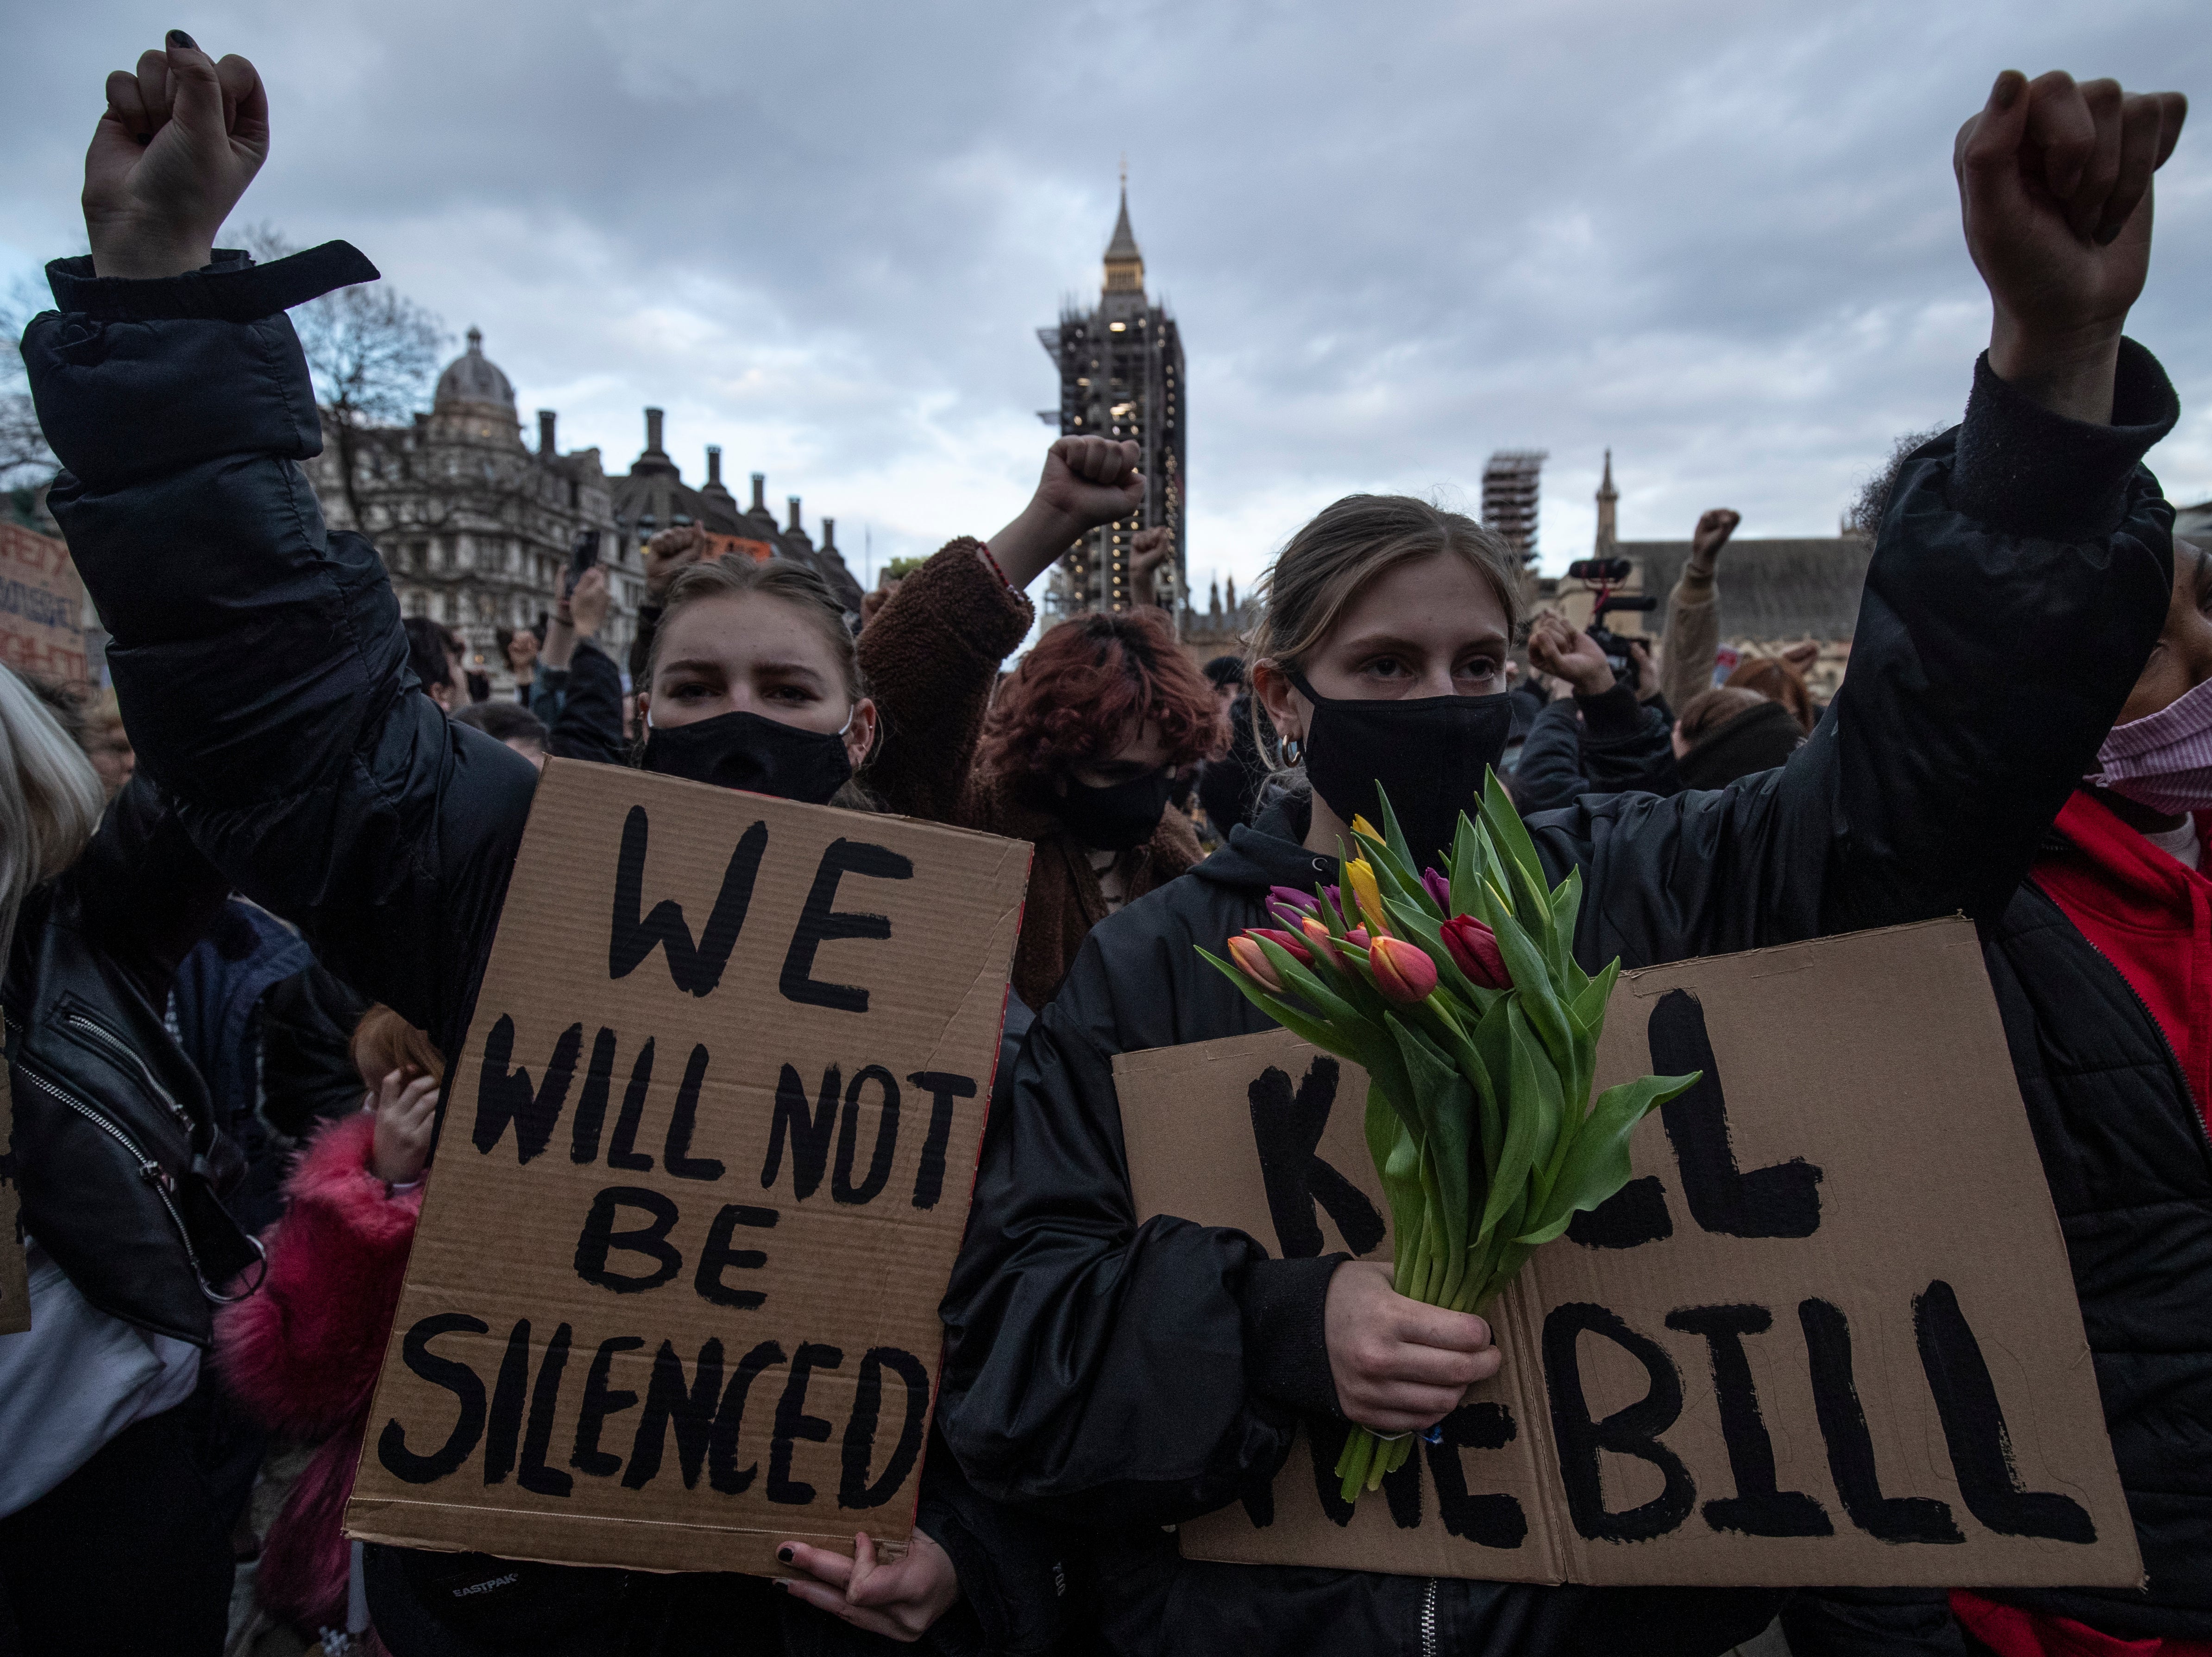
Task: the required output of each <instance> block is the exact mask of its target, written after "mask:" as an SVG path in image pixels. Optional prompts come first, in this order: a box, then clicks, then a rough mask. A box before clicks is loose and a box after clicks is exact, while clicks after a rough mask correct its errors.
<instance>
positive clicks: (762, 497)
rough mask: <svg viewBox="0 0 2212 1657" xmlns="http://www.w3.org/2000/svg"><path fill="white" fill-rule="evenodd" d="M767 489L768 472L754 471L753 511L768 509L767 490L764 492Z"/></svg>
mask: <svg viewBox="0 0 2212 1657" xmlns="http://www.w3.org/2000/svg"><path fill="white" fill-rule="evenodd" d="M767 490H768V473H766V472H755V473H753V510H754V511H756V512H765V511H767V510H768V495H767V492H766V491H767Z"/></svg>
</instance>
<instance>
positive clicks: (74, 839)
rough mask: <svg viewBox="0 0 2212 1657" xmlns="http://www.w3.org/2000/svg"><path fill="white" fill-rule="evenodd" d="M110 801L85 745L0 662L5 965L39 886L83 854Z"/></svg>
mask: <svg viewBox="0 0 2212 1657" xmlns="http://www.w3.org/2000/svg"><path fill="white" fill-rule="evenodd" d="M105 804H106V791H105V790H103V789H101V787H100V777H99V774H98V773H97V772H95V771H94V770H93V768H92V762H91V761H90V760H88V759H87V758H85V757H84V751H83V750H82V748H80V747H78V746H77V745H76V740H74V739H73V738H72V737H71V736H70V733H69V732H68V731H67V730H66V729H64V727H63V725H62V723H61V722H60V721H59V720H58V719H56V718H55V717H54V716H53V713H52V710H49V709H48V708H47V707H46V704H45V703H44V702H43V701H41V700H40V698H39V696H38V694H37V692H35V691H33V690H32V689H31V687H30V686H29V685H26V684H25V683H24V682H23V681H22V680H21V679H18V678H17V677H16V676H15V673H13V672H12V671H10V670H9V669H8V668H6V667H0V970H4V969H5V967H6V965H7V961H8V959H9V955H8V952H9V947H11V946H12V945H13V943H14V942H15V917H16V915H17V914H18V912H19V911H21V908H22V906H23V899H25V898H27V897H28V896H29V895H30V893H31V892H32V890H33V887H35V886H39V885H40V884H41V883H42V882H44V881H47V880H52V879H53V878H54V876H55V875H57V874H60V873H61V872H62V871H63V870H64V869H65V868H68V867H69V866H70V864H71V863H73V862H76V860H77V857H78V856H79V855H80V854H81V853H82V851H83V850H84V847H85V843H86V842H87V841H88V840H89V839H91V838H92V833H93V831H94V829H96V828H98V827H99V826H100V810H101V807H103V806H105Z"/></svg>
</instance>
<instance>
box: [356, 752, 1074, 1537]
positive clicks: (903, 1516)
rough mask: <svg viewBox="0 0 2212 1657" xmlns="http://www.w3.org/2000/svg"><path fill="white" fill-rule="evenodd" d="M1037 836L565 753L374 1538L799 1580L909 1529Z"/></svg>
mask: <svg viewBox="0 0 2212 1657" xmlns="http://www.w3.org/2000/svg"><path fill="white" fill-rule="evenodd" d="M1029 860H1030V848H1029V847H1028V846H1027V845H1026V844H1022V843H1020V842H1016V841H1007V840H1000V839H994V838H989V837H987V836H984V835H979V834H969V833H963V832H959V831H957V830H954V829H948V828H941V827H938V826H935V825H929V824H924V823H918V822H913V821H909V820H907V819H902V818H895V817H870V816H865V815H860V814H857V813H852V812H845V811H834V810H830V809H828V808H825V807H816V806H805V805H798V804H794V803H793V802H790V801H781V800H770V799H766V798H763V797H762V796H760V795H749V794H740V793H738V792H735V791H733V790H730V789H716V788H709V787H706V786H704V785H702V784H699V783H685V782H678V781H675V780H673V779H671V778H666V777H653V776H650V775H647V774H645V773H642V772H638V771H629V770H624V769H622V768H619V767H613V766H603V765H583V764H580V763H574V762H568V761H562V760H558V759H556V760H553V761H550V763H548V765H546V767H545V774H544V780H543V781H542V782H541V783H539V785H538V796H537V800H536V802H535V804H534V805H533V806H532V810H531V816H530V824H529V827H528V829H527V831H526V832H525V834H524V836H523V840H522V847H521V851H520V856H518V858H517V860H516V862H515V868H514V875H513V883H512V885H511V886H509V888H508V891H507V905H506V910H505V912H504V913H503V915H502V917H501V922H500V929H499V936H498V939H497V941H495V944H494V945H493V947H492V952H491V956H490V959H489V964H488V965H487V966H486V969H485V972H484V979H483V990H482V991H481V994H480V996H479V998H478V1000H477V1010H476V1019H475V1023H474V1026H473V1028H472V1029H471V1031H470V1033H469V1038H468V1042H467V1045H466V1047H465V1051H463V1052H462V1053H461V1054H460V1055H459V1063H458V1064H457V1066H456V1068H455V1070H454V1073H453V1084H452V1091H451V1095H450V1097H449V1099H448V1100H447V1106H446V1109H445V1115H444V1118H443V1120H442V1123H441V1128H440V1131H439V1140H438V1148H437V1152H436V1154H435V1159H434V1160H433V1161H432V1164H431V1168H430V1173H429V1176H428V1186H427V1188H426V1190H425V1192H424V1203H423V1209H422V1220H421V1223H420V1224H419V1226H418V1227H417V1229H416V1235H415V1243H414V1249H413V1252H412V1254H411V1255H410V1258H409V1260H408V1265H407V1276H406V1282H405V1285H404V1288H403V1289H402V1290H401V1294H400V1300H399V1309H398V1317H397V1318H396V1319H394V1322H393V1325H392V1337H391V1342H390V1345H389V1349H388V1350H387V1352H386V1358H385V1365H384V1370H383V1374H382V1376H381V1378H380V1380H379V1382H378V1386H377V1390H376V1398H375V1402H374V1405H373V1407H372V1409H371V1410H370V1413H369V1421H368V1433H367V1435H366V1441H365V1443H364V1445H363V1447H362V1461H361V1468H360V1472H359V1475H358V1477H357V1479H356V1483H355V1485H354V1492H353V1499H352V1502H351V1503H350V1505H349V1508H348V1509H347V1518H346V1528H347V1532H348V1533H349V1535H352V1536H355V1537H358V1538H363V1539H367V1540H371V1541H379V1542H393V1543H400V1544H408V1545H413V1546H420V1547H428V1548H442V1549H456V1550H458V1549H467V1550H481V1551H483V1552H486V1553H493V1554H499V1555H502V1556H510V1557H514V1558H527V1559H541V1560H554V1561H562V1562H567V1563H576V1564H594V1565H619V1566H629V1567H633V1568H640V1569H651V1570H717V1571H730V1570H737V1571H752V1572H756V1573H773V1572H775V1570H777V1569H779V1567H778V1566H777V1565H776V1564H775V1557H774V1550H775V1545H776V1544H777V1543H778V1542H779V1541H781V1540H782V1539H784V1538H791V1537H796V1538H800V1539H804V1540H812V1541H819V1542H822V1543H823V1544H845V1545H849V1544H850V1543H851V1539H852V1535H853V1532H854V1531H856V1530H860V1529H864V1528H865V1529H866V1530H868V1531H869V1532H870V1533H871V1534H872V1535H878V1536H884V1537H887V1538H889V1539H890V1542H891V1543H892V1551H893V1552H896V1551H897V1550H898V1549H899V1546H900V1544H902V1540H903V1538H905V1537H906V1536H907V1534H908V1530H909V1528H910V1526H911V1524H912V1520H913V1516H914V1508H915V1497H916V1494H917V1491H918V1489H919V1486H920V1479H921V1451H922V1447H923V1444H924V1442H925V1441H926V1439H927V1432H928V1422H929V1411H930V1408H931V1404H932V1399H933V1394H934V1389H935V1384H936V1375H937V1368H938V1361H939V1349H940V1341H941V1334H940V1329H939V1323H938V1317H937V1305H938V1301H939V1296H940V1295H942V1294H943V1292H944V1288H945V1280H946V1278H947V1277H948V1276H950V1275H951V1267H952V1257H953V1255H954V1253H955V1252H956V1251H957V1249H958V1247H959V1243H960V1235H961V1231H962V1228H963V1226H964V1224H965V1222H966V1218H967V1212H968V1203H969V1197H970V1196H971V1194H972V1191H973V1185H974V1175H975V1156H976V1149H977V1146H978V1144H979V1142H980V1140H981V1132H982V1126H983V1114H984V1110H985V1107H986V1106H987V1102H988V1100H989V1098H990V1087H991V1075H992V1069H993V1067H994V1062H995V1060H996V1058H997V1054H998V1041H999V1031H1000V1022H1001V1019H1002V1016H1003V1014H1004V1010H1005V996H1006V972H1007V967H1008V965H1009V963H1010V961H1011V960H1012V955H1013V948H1014V940H1015V935H1016V934H1017V932H1018V929H1019V926H1020V921H1021V907H1022V897H1023V892H1024V887H1025V886H1026V883H1027V880H1028V874H1029Z"/></svg>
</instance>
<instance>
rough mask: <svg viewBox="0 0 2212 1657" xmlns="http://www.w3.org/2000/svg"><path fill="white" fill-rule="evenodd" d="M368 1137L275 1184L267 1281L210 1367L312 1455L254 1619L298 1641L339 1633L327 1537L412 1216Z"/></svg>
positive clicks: (339, 1510) (348, 1124) (244, 1305)
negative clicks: (278, 1192) (310, 1630)
mask: <svg viewBox="0 0 2212 1657" xmlns="http://www.w3.org/2000/svg"><path fill="white" fill-rule="evenodd" d="M374 1126H375V1124H374V1118H373V1117H371V1116H370V1115H369V1113H368V1112H366V1111H363V1112H360V1113H358V1114H356V1115H354V1116H349V1117H346V1118H343V1120H341V1121H337V1122H334V1123H332V1124H331V1125H330V1126H329V1127H327V1128H325V1129H324V1130H322V1132H321V1133H319V1134H318V1135H317V1136H315V1138H314V1139H313V1141H311V1142H309V1144H308V1146H307V1149H306V1151H305V1152H304V1153H302V1154H301V1158H300V1162H299V1166H298V1167H295V1169H294V1170H293V1171H292V1176H291V1179H289V1181H288V1182H287V1184H286V1192H287V1195H288V1196H289V1198H290V1206H289V1208H288V1209H286V1210H285V1214H284V1217H283V1219H282V1220H280V1221H277V1222H276V1224H275V1225H274V1226H271V1227H270V1228H269V1231H268V1233H267V1234H266V1235H265V1236H264V1238H263V1239H262V1241H263V1242H264V1244H265V1245H266V1246H267V1248H268V1250H269V1277H268V1281H267V1282H265V1283H264V1284H263V1286H262V1288H261V1292H260V1293H259V1294H258V1295H250V1296H248V1297H247V1298H246V1299H245V1300H243V1301H237V1302H236V1303H234V1305H231V1306H229V1307H225V1308H224V1309H223V1311H222V1314H221V1315H220V1317H218V1319H216V1361H217V1362H219V1363H220V1364H221V1365H222V1372H223V1374H224V1376H225V1377H226V1378H227V1379H228V1380H229V1382H230V1385H231V1387H232V1390H233V1391H234V1392H236V1394H237V1395H238V1398H239V1399H240V1401H241V1402H242V1403H243V1404H245V1405H246V1408H247V1409H248V1410H251V1411H252V1413H253V1414H255V1415H256V1416H258V1417H260V1419H261V1420H262V1421H263V1422H265V1423H266V1424H267V1425H268V1426H270V1427H271V1428H273V1429H276V1431H277V1432H280V1433H283V1434H285V1435H289V1436H291V1437H294V1438H301V1439H317V1438H320V1439H323V1440H324V1441H325V1442H324V1444H323V1446H322V1447H321V1448H320V1449H319V1450H318V1451H317V1452H316V1453H315V1457H314V1459H313V1461H311V1462H310V1463H309V1464H308V1465H307V1470H306V1471H304V1472H302V1473H301V1476H300V1479H299V1482H298V1483H296V1484H295V1485H294V1486H293V1487H292V1493H291V1496H289V1498H288V1499H287V1500H286V1502H285V1504H284V1508H283V1512H282V1513H281V1514H278V1515H277V1518H276V1523H275V1525H274V1526H271V1527H270V1532H269V1537H268V1540H267V1543H266V1544H265V1546H264V1549H263V1551H262V1556H261V1569H260V1573H259V1581H258V1587H259V1593H260V1597H261V1601H262V1603H263V1604H264V1605H266V1606H267V1607H268V1608H269V1609H270V1611H275V1612H276V1613H277V1614H278V1615H280V1616H284V1617H290V1618H292V1619H293V1620H295V1622H298V1623H303V1624H306V1625H307V1626H310V1627H316V1626H323V1625H330V1624H336V1625H340V1626H343V1622H344V1617H345V1606H346V1584H347V1575H348V1570H349V1548H348V1546H347V1544H346V1541H345V1538H343V1537H342V1536H341V1535H340V1534H339V1532H338V1526H339V1524H340V1521H341V1520H343V1516H344V1513H345V1504H346V1498H347V1496H349V1494H351V1492H352V1489H353V1475H354V1466H355V1464H356V1462H357V1461H358V1460H359V1459H360V1457H361V1444H362V1430H363V1429H364V1427H365V1426H366V1424H367V1422H368V1404H369V1395H370V1393H371V1392H373V1391H374V1388H375V1386H376V1376H377V1371H378V1370H379V1369H380V1368H381V1367H382V1365H383V1362H384V1349H385V1343H386V1339H387V1338H388V1337H389V1336H390V1333H391V1330H392V1314H393V1313H394V1311H395V1310H396V1309H397V1307H398V1303H399V1282H400V1279H401V1277H402V1276H404V1274H405V1272H406V1270H407V1249H408V1245H409V1244H410V1242H412V1241H413V1240H414V1236H415V1219H416V1215H417V1214H418V1213H420V1212H421V1209H422V1190H421V1188H420V1187H419V1186H418V1187H416V1189H415V1190H413V1191H406V1192H403V1193H401V1194H399V1195H398V1196H393V1195H391V1194H390V1193H389V1191H388V1190H387V1188H386V1185H385V1183H384V1181H383V1180H381V1179H378V1178H377V1177H376V1176H375V1175H374V1173H370V1172H369V1166H368V1164H369V1152H370V1148H371V1145H372V1142H373V1138H374Z"/></svg>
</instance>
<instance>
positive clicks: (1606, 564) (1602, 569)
mask: <svg viewBox="0 0 2212 1657" xmlns="http://www.w3.org/2000/svg"><path fill="white" fill-rule="evenodd" d="M1635 570H1636V566H1635V565H1634V564H1632V563H1631V562H1630V561H1629V560H1628V559H1626V558H1577V559H1576V560H1575V561H1574V562H1573V563H1572V564H1569V565H1568V566H1567V576H1568V578H1569V579H1570V580H1572V581H1587V582H1607V583H1610V582H1617V581H1626V580H1627V579H1628V578H1629V576H1631V575H1632V574H1634V573H1635Z"/></svg>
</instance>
